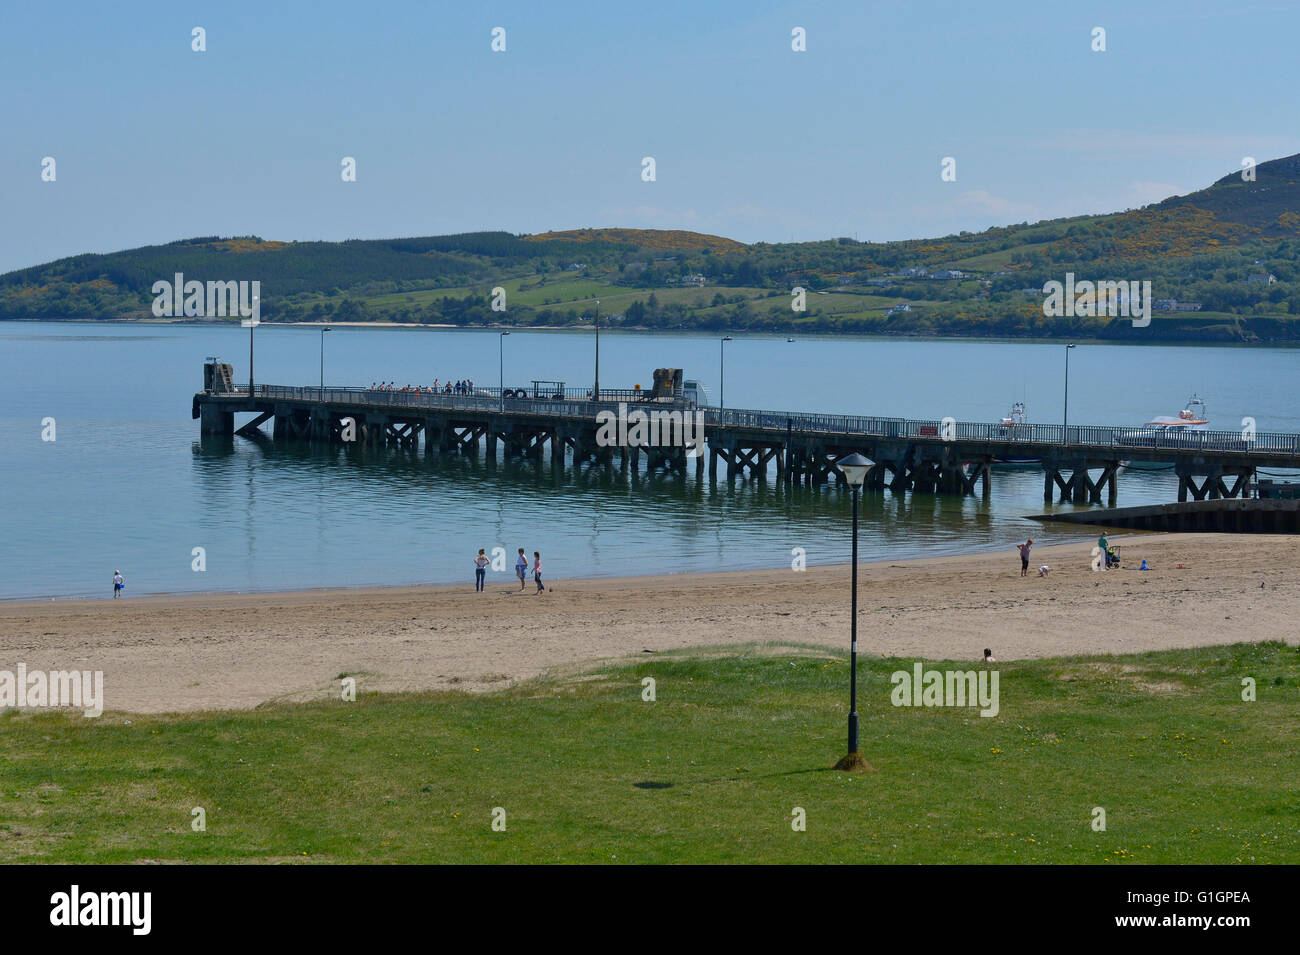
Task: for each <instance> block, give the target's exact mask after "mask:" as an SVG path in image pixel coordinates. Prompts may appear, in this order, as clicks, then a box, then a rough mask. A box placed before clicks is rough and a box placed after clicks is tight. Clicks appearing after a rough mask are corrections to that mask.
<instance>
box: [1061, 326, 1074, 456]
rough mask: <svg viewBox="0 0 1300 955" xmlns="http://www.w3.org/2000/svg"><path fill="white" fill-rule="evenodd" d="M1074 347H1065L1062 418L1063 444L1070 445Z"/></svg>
mask: <svg viewBox="0 0 1300 955" xmlns="http://www.w3.org/2000/svg"><path fill="white" fill-rule="evenodd" d="M1073 347H1074V345H1066V346H1065V413H1064V414H1063V415H1062V417H1061V443H1062V444H1069V443H1070V432H1069V428H1070V349H1072V348H1073Z"/></svg>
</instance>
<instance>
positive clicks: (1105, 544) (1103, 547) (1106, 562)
mask: <svg viewBox="0 0 1300 955" xmlns="http://www.w3.org/2000/svg"><path fill="white" fill-rule="evenodd" d="M1097 549H1098V550H1100V551H1101V569H1102V570H1109V569H1110V557H1109V556H1108V555H1109V553H1110V541H1108V540H1106V535H1105V534H1102V535H1101V536H1100V537H1098V538H1097Z"/></svg>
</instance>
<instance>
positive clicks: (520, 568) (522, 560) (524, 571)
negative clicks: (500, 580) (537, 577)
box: [515, 547, 528, 590]
mask: <svg viewBox="0 0 1300 955" xmlns="http://www.w3.org/2000/svg"><path fill="white" fill-rule="evenodd" d="M515 576H516V577H518V578H519V589H520V590H523V589H524V585H525V582H526V581H527V579H528V558H527V557H525V556H524V549H523V548H522V547H521V548H519V556H518V557H516V558H515Z"/></svg>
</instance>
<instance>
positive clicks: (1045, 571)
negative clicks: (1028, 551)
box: [1038, 564, 1052, 577]
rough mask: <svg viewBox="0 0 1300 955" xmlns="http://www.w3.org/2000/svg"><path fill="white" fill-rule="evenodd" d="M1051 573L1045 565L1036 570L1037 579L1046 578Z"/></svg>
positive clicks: (1050, 569)
mask: <svg viewBox="0 0 1300 955" xmlns="http://www.w3.org/2000/svg"><path fill="white" fill-rule="evenodd" d="M1051 572H1052V568H1050V567H1048V566H1047V565H1046V564H1043V566H1041V567H1039V568H1038V576H1039V577H1046V576H1047V575H1048V574H1050V573H1051Z"/></svg>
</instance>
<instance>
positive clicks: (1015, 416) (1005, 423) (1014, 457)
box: [993, 401, 1042, 464]
mask: <svg viewBox="0 0 1300 955" xmlns="http://www.w3.org/2000/svg"><path fill="white" fill-rule="evenodd" d="M1030 434H1031V431H1030V426H1029V421H1028V420H1027V419H1026V418H1025V403H1024V402H1023V401H1017V402H1016V403H1015V404H1013V405H1012V406H1011V413H1010V414H1009V415H1007V416H1006V417H1005V418H1003V419H1002V420H1001V421H999V422H998V424H997V426H996V427H994V429H993V437H994V438H1002V439H1005V440H1008V441H1015V440H1016V439H1017V438H1019V437H1021V436H1022V435H1023V438H1024V440H1026V441H1028V440H1029V435H1030ZM993 460H994V461H997V462H998V463H999V464H1038V463H1040V462H1041V461H1042V458H1031V457H1024V456H1022V455H1018V454H999V455H997V456H996V457H994V459H993Z"/></svg>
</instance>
